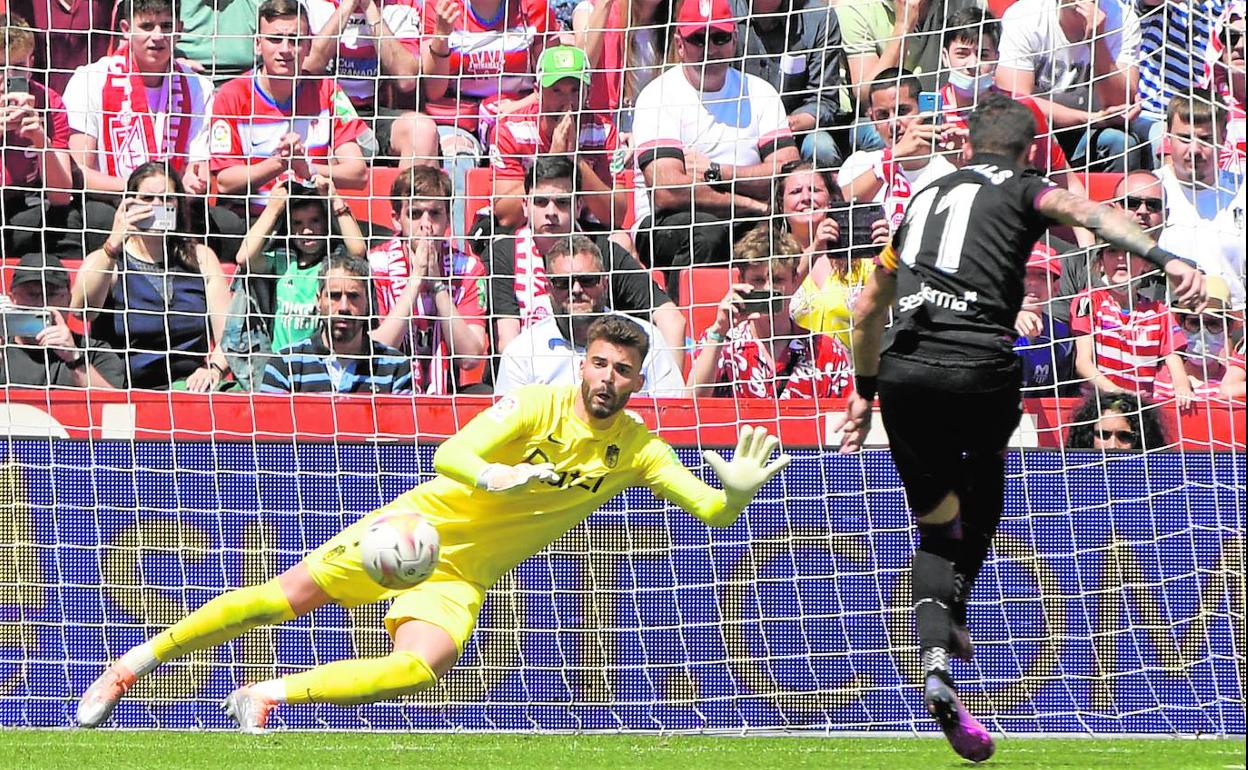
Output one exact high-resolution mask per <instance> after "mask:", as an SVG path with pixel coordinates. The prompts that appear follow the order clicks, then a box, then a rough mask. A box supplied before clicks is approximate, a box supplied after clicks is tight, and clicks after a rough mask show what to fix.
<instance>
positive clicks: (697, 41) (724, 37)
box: [685, 31, 732, 48]
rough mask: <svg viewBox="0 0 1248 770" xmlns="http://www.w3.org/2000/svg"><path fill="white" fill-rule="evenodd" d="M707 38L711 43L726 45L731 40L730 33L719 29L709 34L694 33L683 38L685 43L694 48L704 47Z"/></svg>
mask: <svg viewBox="0 0 1248 770" xmlns="http://www.w3.org/2000/svg"><path fill="white" fill-rule="evenodd" d="M707 40H710V41H711V45H728V44H729V43H731V42H732V33H731V32H720V31H716V32H712V33H711V34H709V35H703V34H701V33H694V34H692V35H690V36H689V37H687V38H685V42H686V43H688V44H689V45H691V46H694V47H696V48H705V47H706V41H707Z"/></svg>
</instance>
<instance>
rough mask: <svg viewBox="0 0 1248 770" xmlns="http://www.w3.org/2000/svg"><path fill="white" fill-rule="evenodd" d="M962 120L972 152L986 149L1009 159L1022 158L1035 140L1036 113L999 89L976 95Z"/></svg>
mask: <svg viewBox="0 0 1248 770" xmlns="http://www.w3.org/2000/svg"><path fill="white" fill-rule="evenodd" d="M966 123H967V125H968V126H969V127H970V129H971V148H972V149H973V150H974V151H975V154H976V155H978V154H980V153H990V154H992V155H1003V156H1005V157H1007V158H1010V159H1015V158H1019V157H1022V158H1026V156H1027V152H1028V151H1029V150H1030V149H1031V145H1032V142H1034V141H1035V140H1036V117H1035V115H1032V113H1031V110H1030V109H1029V108H1028V107H1027V105H1025V104H1023V103H1022V102H1018V101H1015V100H1014V99H1013V98H1011V97H1009V96H1006V95H1005V94H1002V93H996V92H992V93H988V94H985V95H984V96H982V97H980V99H979V106H978V107H976V108H975V109H974V110H971V114H970V115H968V116H967V118H966Z"/></svg>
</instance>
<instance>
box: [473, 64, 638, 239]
mask: <svg viewBox="0 0 1248 770" xmlns="http://www.w3.org/2000/svg"><path fill="white" fill-rule="evenodd" d="M589 82H590V76H589V65H588V63H587V61H586V59H585V53H584V52H583V51H582V50H581V49H579V48H574V47H572V46H554V47H552V48H547V49H546V50H545V51H543V52H542V55H541V58H539V59H538V60H537V83H538V95H537V99H535V100H533V101H530V102H529V103H528V104H526V105H525V106H524V107H520V108H518V109H516V110H513V111H512V112H509V113H506V114H504V115H500V116H499V118H498V126H497V128H496V129H495V133H494V142H493V145H492V147H491V149H490V161H491V163H492V165H493V166H494V204H493V205H494V217H495V218H496V219H497V220H498V222H499V224H501V225H502V226H504V227H508V228H513V229H514V228H516V227H518V226H520V225H522V224H523V222H524V213H525V211H524V203H523V200H522V198H521V195H520V194H521V192H522V191H523V186H524V178H525V174H526V172H527V171H528V170H529V169H530V168H532V167H533V163H534V161H535V160H536V159H537V158H538V157H539V156H544V155H563V156H567V157H571V158H573V160H574V161H575V163H576V166H577V172H578V173H577V178H578V180H579V182H580V184H579V185H578V187H577V191H578V193H579V194H580V195H581V196H583V197H582V200H584V201H585V208H586V210H587V211H588V213H589V214H590V215H591V216H592V217H593V219H594V221H596V222H601V223H603V224H604V225H606V226H608V227H609V228H611V229H618V228H619V227H622V226H623V224H624V218H625V217H627V216H628V204H629V194H630V191H629V190H628V189H627V187H626V185H625V182H626V181H627V180H625V179H623V178H622V174H623V170H622V169H618V170H617V171H613V170H612V165H613V156H614V154H615V150H616V147H617V146H618V142H619V137H618V135H617V133H616V130H615V126H614V125H612V124H611V121H610V120H609V119H608V118H607V117H606V116H604V115H601V114H598V113H593V112H588V111H586V110H584V109H583V107H584V101H585V88H586V86H588V85H589ZM617 181H618V182H619V184H617Z"/></svg>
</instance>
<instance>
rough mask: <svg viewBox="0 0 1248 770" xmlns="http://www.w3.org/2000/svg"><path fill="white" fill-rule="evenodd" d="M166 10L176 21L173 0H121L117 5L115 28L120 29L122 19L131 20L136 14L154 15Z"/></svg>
mask: <svg viewBox="0 0 1248 770" xmlns="http://www.w3.org/2000/svg"><path fill="white" fill-rule="evenodd" d="M166 11H168V12H169V13H170V14H172V15H173V20H174V22H175V23H176V22H177V20H178V12H177V9H176V8H174V6H173V0H121V2H120V3H118V5H117V13H116V19H117V29H118V30H120V29H121V21H122V19H125V20H126V21H128V22H133V21H134V18H135V17H136V16H141V15H145V14H150V15H156V14H158V13H164V12H166Z"/></svg>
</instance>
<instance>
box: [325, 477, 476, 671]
mask: <svg viewBox="0 0 1248 770" xmlns="http://www.w3.org/2000/svg"><path fill="white" fill-rule="evenodd" d="M401 500H402V498H399V500H396V501H395V502H393V503H390V504H389V505H386V506H383V507H381V508H379V509H378V510H376V511H374V512H372V513H370V514H368V515H367V516H365V517H364V518H362V519H360V520H359V521H357V522H356V523H354V524H352V525H351V526H349V527H347V528H346V529H344V530H342V531H341V532H339V533H338V534H337V535H334V536H333V537H332V538H330V539H329V540H327V541H326V542H325V543H324V544H323V545H321V546H320V547H319V548H317V549H316V550H314V551H312V552H311V553H309V554H308V555H307V556H305V557H304V559H303V563H304V564H306V565H307V567H308V574H310V575H311V576H312V580H313V581H314V582H315V583H316V584H317V585H318V586H320V587H321V589H322V590H323V591H325V593H326V594H328V595H329V597H330V598H331V599H333V600H334V602H335V603H336V604H339V605H341V606H343V607H358V606H360V605H361V604H372V603H373V602H379V601H384V600H386V599H393V600H394V602H393V603H392V604H391V605H390V609H389V611H387V612H386V630H387V631H388V632H389V633H390V637H391V638H393V637H394V634H395V632H396V631H397V630H398V628H399V626H401V625H403V624H404V623H405V622H407V621H409V620H421V621H424V622H426V623H432V624H433V625H435V626H437V627H438V628H441V629H442V630H443V631H446V632H447V633H448V634H450V635H451V638H452V639H454V640H455V646H456V647H457V648H458V649H459V653H460V655H462V654H463V653H464V645H465V644H467V642H468V637H470V636H472V632H473V629H475V628H476V625H477V616H478V615H479V614H480V613H481V604H482V602H484V601H485V587H484V586H482V585H480V584H478V583H474V582H472V581H469V580H465V579H463V578H462V577H460V576H458V575H456V574H453V573H451V572H449V571H447V570H444V569H443V568H442V566H439V567H438V568H437V569H436V570H434V572H433V574H432V575H430V576H429V579H428V580H426V581H425V582H423V583H421V584H420V585H418V586H416V587H415V588H408V589H406V590H399V591H396V590H394V589H390V588H385V587H384V586H381V585H378V584H377V583H375V582H373V579H372V578H370V577H369V576H368V573H367V572H365V571H364V565H363V563H362V562H361V561H360V538H361V537H363V535H364V531H365V530H366V529H368V527H369V525H370V524H372V522H373V521H374V520H375V519H376V518H377V517H378V516H381V515H383V514H387V513H408V512H412V511H411V510H410V509H409V508H407V507H405V506H403V505H402V504H401Z"/></svg>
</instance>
